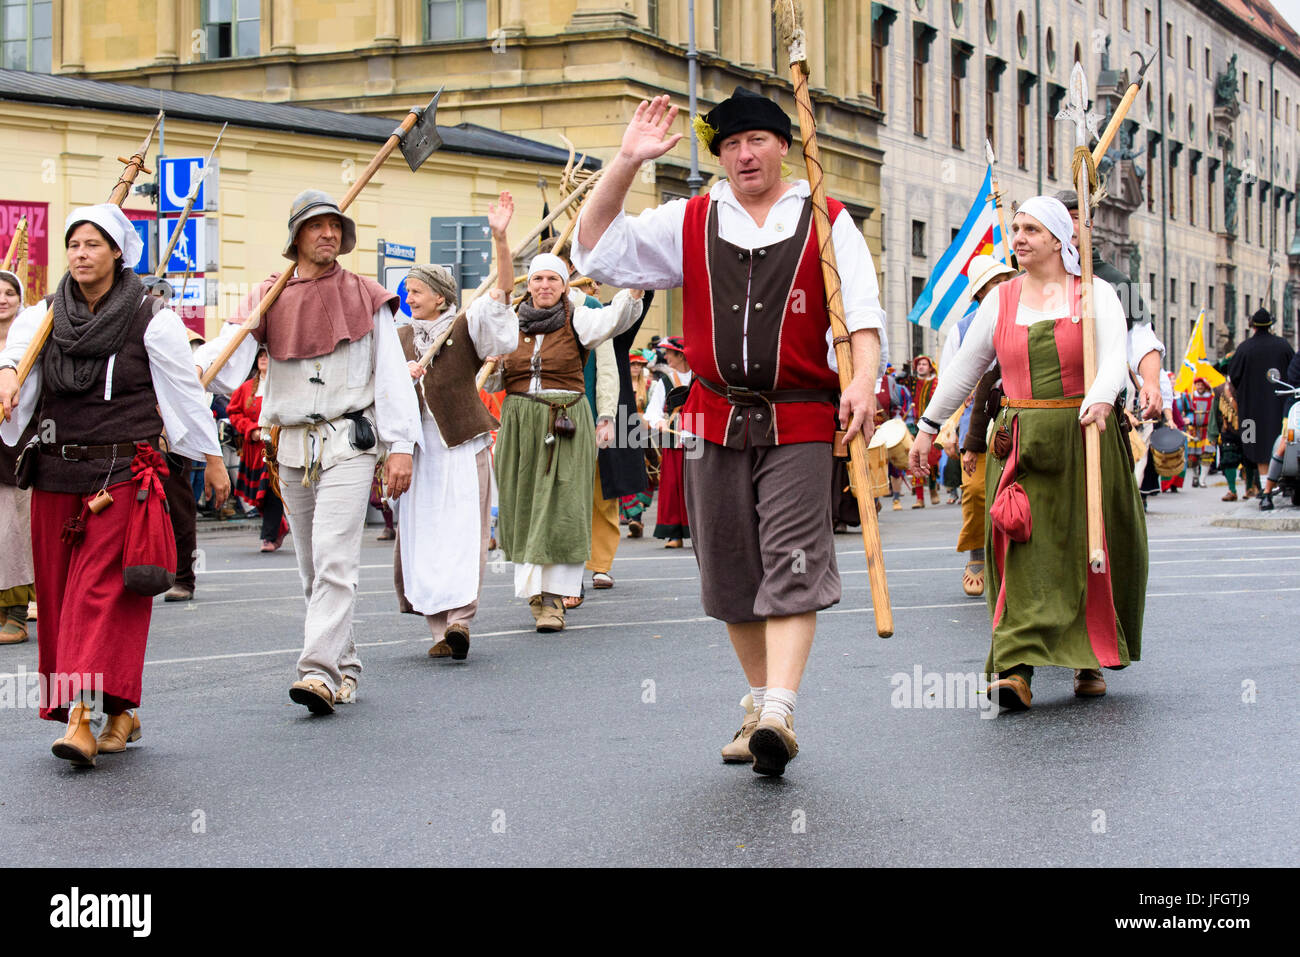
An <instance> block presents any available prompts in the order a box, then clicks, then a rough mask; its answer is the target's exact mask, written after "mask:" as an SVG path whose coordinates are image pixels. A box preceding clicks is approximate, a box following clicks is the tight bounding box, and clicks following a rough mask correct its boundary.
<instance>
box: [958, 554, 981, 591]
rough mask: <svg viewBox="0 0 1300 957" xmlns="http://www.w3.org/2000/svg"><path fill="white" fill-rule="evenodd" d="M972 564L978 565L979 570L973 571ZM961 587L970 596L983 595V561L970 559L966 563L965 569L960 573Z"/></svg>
mask: <svg viewBox="0 0 1300 957" xmlns="http://www.w3.org/2000/svg"><path fill="white" fill-rule="evenodd" d="M972 565H978V566H979V570H978V571H973V570H972V569H971V566H972ZM961 587H962V590H963V591H965V592H966V594H967V595H969V596H970V597H971V598H981V597H983V595H984V562H981V561H976V560H973V559H972V560H971V561H969V562H967V563H966V569H965V571H963V572H962V574H961Z"/></svg>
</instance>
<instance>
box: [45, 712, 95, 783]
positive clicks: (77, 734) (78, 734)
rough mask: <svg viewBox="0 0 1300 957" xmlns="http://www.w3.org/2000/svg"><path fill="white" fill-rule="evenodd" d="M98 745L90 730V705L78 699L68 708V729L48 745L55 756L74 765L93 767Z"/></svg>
mask: <svg viewBox="0 0 1300 957" xmlns="http://www.w3.org/2000/svg"><path fill="white" fill-rule="evenodd" d="M97 750H98V745H97V744H96V742H95V736H94V735H93V734H92V733H91V731H90V706H89V705H86V704H83V703H82V702H80V701H78V702H77V703H76V704H74V705H72V706H71V707H69V708H68V730H67V733H66V734H64V735H63V737H61V738H59V740H57V741H55V742H54V744H53V745H51V747H50V751H51V752H53V754H54V756H55V757H56V758H63V759H64V760H67V761H71V762H72V763H73V765H74V766H75V767H79V768H93V767H94V766H95V754H96V752H97Z"/></svg>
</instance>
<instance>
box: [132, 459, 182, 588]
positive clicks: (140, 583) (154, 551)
mask: <svg viewBox="0 0 1300 957" xmlns="http://www.w3.org/2000/svg"><path fill="white" fill-rule="evenodd" d="M135 451H136V454H135V458H134V459H132V461H131V473H132V474H133V475H134V476H135V481H136V493H135V498H134V501H132V502H131V506H130V507H131V518H130V520H129V522H128V523H127V527H126V541H125V543H124V546H123V549H122V580H123V584H124V585H125V586H126V587H127V589H128V590H130V591H133V592H136V593H137V594H140V595H160V594H162V593H163V592H165V591H166V590H167V589H169V588H171V587H172V585H174V584H175V583H176V533H175V532H174V531H173V529H172V520H171V515H170V513H169V512H168V509H167V493H166V492H165V491H163V484H162V480H163V479H164V478H166V477H167V463H166V461H165V460H164V459H163V457H162V454H161V453H159V452H158V451H157V450H156V449H154V448H153V447H152V446H150V445H149V443H148V442H137V443H136V444H135Z"/></svg>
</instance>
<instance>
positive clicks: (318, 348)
mask: <svg viewBox="0 0 1300 957" xmlns="http://www.w3.org/2000/svg"><path fill="white" fill-rule="evenodd" d="M356 244H357V227H356V223H354V222H353V221H352V220H351V219H350V218H348V217H347V216H344V215H343V212H342V211H341V210H340V209H339V207H338V204H337V203H335V202H334V200H333V199H331V198H330V197H329V196H328V195H327V194H325V193H323V192H321V191H320V190H314V189H311V190H305V191H304V192H302V193H300V194H298V197H297V199H295V200H294V202H293V206H292V208H291V210H290V214H289V235H288V238H287V240H286V241H285V245H284V250H283V255H284V257H285V258H286V259H288V260H290V261H291V262H293V263H294V264H295V265H294V273H293V277H292V278H291V279H290V280H289V282H288V284H287V285H286V286H285V287H284V291H283V292H282V293H281V294H280V296H279V298H278V299H276V301H275V303H274V304H273V305H272V306H271V307H270V308H269V309H267V310H266V313H265V315H264V316H263V317H262V322H261V325H260V326H258V328H257V329H256V330H254V332H253V333H252V335H251V336H248V337H247V338H246V339H244V341H243V342H242V343H241V344H240V347H239V349H238V350H237V351H236V352H235V354H234V356H233V357H232V358H231V360H230V364H231V365H232V366H234V367H236V368H244V369H247V368H251V367H252V364H253V361H254V358H255V356H256V353H257V348H258V345H259V344H261V345H264V346H265V347H266V349H267V352H268V353H269V354H270V365H269V368H268V369H267V376H266V391H265V395H264V396H263V399H262V414H261V420H260V422H259V424H260V425H261V426H262V428H263V429H264V433H263V434H264V435H265V434H267V433H270V432H271V430H273V429H277V428H278V430H279V442H278V450H277V451H276V454H275V459H274V461H275V462H276V463H277V464H278V467H279V475H280V492H281V494H282V496H283V498H284V503H285V505H286V506H287V509H286V510H287V512H288V519H289V527H290V530H291V531H292V532H293V538H294V551H295V553H296V554H297V558H298V571H299V574H300V575H301V576H302V584H303V592H304V594H305V596H306V599H307V618H306V623H305V627H304V632H305V634H304V642H303V651H302V656H301V657H300V658H299V659H298V680H297V681H295V682H294V683H293V686H292V687H291V688H290V690H289V697H290V698H291V699H292V700H293V701H295V702H297V703H298V704H301V705H305V706H306V707H307V708H308V709H309V710H310V711H311V712H312V713H313V714H328V713H330V712H332V711H333V710H334V705H335V703H346V702H351V701H352V700H353V699H354V697H355V693H356V687H357V680H358V678H359V677H360V675H361V661H360V659H359V658H358V657H357V653H356V647H355V644H354V642H353V636H352V615H353V610H354V607H355V605H356V586H357V576H358V568H359V566H360V561H361V535H362V531H363V529H364V527H365V521H366V509H367V507H368V504H369V500H370V485H371V482H372V480H373V477H374V473H375V466H376V463H377V462H378V461H380V460H383V461H384V463H385V466H384V481H385V484H386V486H387V491H388V494H389V496H391V497H393V498H396V497H397V496H399V495H401V494H402V493H403V492H405V491H406V490H407V489H408V488H409V487H410V484H411V453H412V450H413V449H414V447H415V446H416V445H419V444H420V443H421V442H422V440H423V434H422V431H421V427H420V409H419V405H418V403H417V401H416V396H415V391H414V389H412V388H411V376H410V373H409V372H407V369H406V358H405V356H404V355H403V354H402V346H401V343H400V342H399V341H398V337H397V327H396V325H395V324H394V320H393V314H394V310H395V309H396V307H397V296H395V295H394V294H393V293H391V292H389V291H388V290H387V289H385V288H384V287H383V286H381V285H379V284H378V283H377V282H375V281H374V280H371V279H367V278H365V277H364V276H358V275H356V274H355V273H351V272H349V271H347V270H346V269H344V268H343V267H342V266H340V265H339V263H338V257H339V256H342V255H346V254H347V253H349V252H351V251H352V250H353V248H355V246H356ZM275 279H276V275H272V276H270V277H269V278H268V279H266V280H265V281H264V282H263V283H262V284H261V285H260V286H259V287H258V288H257V289H256V290H254V291H253V293H252V295H250V296H249V297H248V299H247V300H245V302H244V304H243V307H242V308H241V309H240V311H239V315H238V316H237V317H236V322H242V321H243V318H244V317H245V316H247V315H248V314H249V313H251V312H252V310H253V308H254V307H255V306H256V305H257V303H259V302H260V301H261V300H262V297H263V296H264V295H265V294H266V292H267V290H269V289H270V288H271V286H272V285H273V284H274V282H275ZM231 330H232V327H231V326H227V331H226V334H225V335H223V336H222V337H221V338H219V339H217V340H215V341H214V342H213V343H210V344H209V345H207V346H204V347H203V348H202V349H200V350H199V352H198V353H196V354H195V360H196V362H197V363H198V365H199V366H200V368H203V367H205V366H206V365H207V364H208V363H210V362H211V360H212V359H213V358H214V357H215V356H216V354H217V353H218V352H219V351H220V349H221V348H222V345H223V340H224V339H225V338H226V335H229V334H230V332H231Z"/></svg>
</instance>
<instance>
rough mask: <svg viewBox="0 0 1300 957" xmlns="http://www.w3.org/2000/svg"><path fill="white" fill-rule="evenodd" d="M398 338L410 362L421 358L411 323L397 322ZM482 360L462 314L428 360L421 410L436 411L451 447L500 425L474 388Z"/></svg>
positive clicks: (420, 392) (421, 397)
mask: <svg viewBox="0 0 1300 957" xmlns="http://www.w3.org/2000/svg"><path fill="white" fill-rule="evenodd" d="M397 338H398V339H399V340H400V341H401V343H402V351H403V352H405V353H406V358H407V361H408V362H415V361H416V360H418V359H419V358H420V356H419V354H418V353H417V352H416V351H415V330H414V329H413V328H411V326H409V325H405V326H398V327H397ZM482 364H483V357H482V356H480V355H479V354H478V352H476V351H475V349H474V340H473V339H471V338H470V335H469V320H468V319H467V318H466V317H465V316H460V317H459V318H457V319H456V321H455V322H454V323H452V327H451V335H450V336H448V337H447V341H446V342H444V343H443V344H442V349H441V350H439V352H438V355H437V357H436V358H435V359H434V360H433V362H431V363H430V364H429V371H428V372H426V373H425V374H424V378H423V379H422V380H421V381H422V383H423V388H420V389H417V390H416V395H418V396H419V398H420V411H421V413H423V412H424V410H425V409H428V410H429V411H430V412H431V413H432V414H433V421H434V422H436V423H438V431H439V432H440V433H442V438H443V441H445V442H446V443H447V447H448V448H451V449H454V448H455V447H456V446H458V445H463V444H464V443H466V442H468V441H469V440H470V439H472V438H475V437H476V436H479V435H482V434H483V433H484V432H491V431H492V430H493V429H496V428H499V427H500V425H501V423H500V422H498V421H497V420H496V417H495V416H493V415H492V413H491V412H489V411H488V410H487V409H486V408H485V407H484V405H483V402H482V400H481V399H480V398H479V397H478V390H477V389H475V388H474V379H475V377H476V376H477V375H478V370H479V366H481V365H482Z"/></svg>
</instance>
